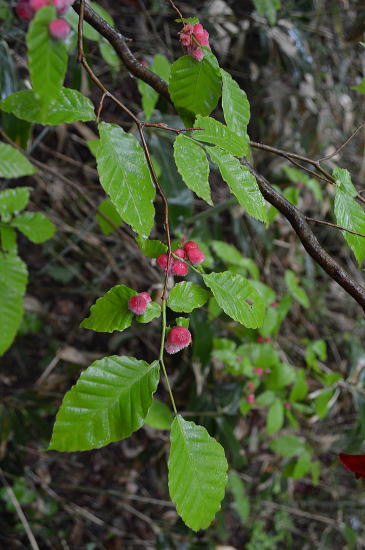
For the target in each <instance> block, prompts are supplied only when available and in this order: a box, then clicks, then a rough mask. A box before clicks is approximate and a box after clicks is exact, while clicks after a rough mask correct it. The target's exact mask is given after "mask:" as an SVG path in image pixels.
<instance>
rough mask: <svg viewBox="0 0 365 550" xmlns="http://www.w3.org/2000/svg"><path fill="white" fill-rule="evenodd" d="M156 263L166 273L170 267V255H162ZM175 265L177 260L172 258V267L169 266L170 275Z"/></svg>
mask: <svg viewBox="0 0 365 550" xmlns="http://www.w3.org/2000/svg"><path fill="white" fill-rule="evenodd" d="M156 263H157V265H158V267H159V268H160V269H162V271H164V272H165V273H166V271H167V266H168V263H169V257H168V255H167V254H160V255H159V257H158V258H157V260H156ZM174 263H175V260H174V258H172V257H171V259H170V266H169V273H171V271H172V267H173V265H174Z"/></svg>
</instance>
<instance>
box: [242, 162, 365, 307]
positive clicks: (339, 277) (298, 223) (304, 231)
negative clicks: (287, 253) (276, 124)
mask: <svg viewBox="0 0 365 550" xmlns="http://www.w3.org/2000/svg"><path fill="white" fill-rule="evenodd" d="M241 163H242V164H243V166H246V168H248V170H249V171H250V172H251V174H252V175H253V176H255V178H256V180H257V183H258V185H259V187H260V191H261V193H262V194H263V196H264V197H265V199H266V200H269V202H270V203H271V204H272V205H273V206H275V208H277V209H278V210H279V212H281V213H282V214H283V215H284V216H285V217H286V219H287V220H288V222H289V223H290V225H291V226H292V227H293V229H294V231H295V232H296V233H297V235H298V237H299V239H300V240H301V242H302V244H303V246H304V248H305V249H306V251H307V252H308V254H309V255H310V256H312V258H313V259H314V260H315V261H316V262H317V263H318V264H319V265H320V266H321V267H322V268H323V269H324V271H325V272H326V273H327V274H328V275H329V276H330V277H331V278H332V279H333V280H334V281H336V282H337V283H338V284H339V285H340V286H341V287H342V288H343V289H344V290H345V291H346V292H347V293H348V294H350V296H352V297H353V298H354V299H355V300H356V302H357V303H358V304H359V305H360V306H361V307H362V309H363V310H364V312H365V288H364V287H363V286H361V285H360V284H359V283H358V282H357V281H355V280H354V279H353V278H352V277H351V276H350V274H349V273H347V271H346V270H345V269H343V268H342V267H341V266H340V264H338V263H337V262H336V260H334V259H333V258H332V256H330V255H329V254H328V252H326V250H324V248H322V246H321V245H320V244H319V242H318V240H317V237H316V236H315V235H314V233H313V232H312V230H311V228H310V227H309V225H308V222H307V220H306V218H305V216H304V215H303V214H302V213H301V212H300V211H299V210H298V209H297V208H296V207H295V206H294V205H292V204H291V203H290V202H289V201H287V200H286V199H285V198H284V197H282V196H281V195H280V193H278V192H277V191H276V190H275V189H274V188H273V187H271V185H270V184H269V182H268V181H267V180H266V179H265V178H264V177H263V176H261V175H260V174H258V173H257V171H256V170H255V169H254V168H253V166H252V165H251V164H250V163H249V162H248V161H247V160H246V159H241Z"/></svg>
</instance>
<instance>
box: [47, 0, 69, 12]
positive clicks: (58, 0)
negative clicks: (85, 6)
mask: <svg viewBox="0 0 365 550" xmlns="http://www.w3.org/2000/svg"><path fill="white" fill-rule="evenodd" d="M73 3H74V0H53V1H52V4H53V5H54V7H55V8H56V10H57V13H58V15H64V14H65V13H66V12H67V10H68V9H69V8H70V7H71V6H72V4H73Z"/></svg>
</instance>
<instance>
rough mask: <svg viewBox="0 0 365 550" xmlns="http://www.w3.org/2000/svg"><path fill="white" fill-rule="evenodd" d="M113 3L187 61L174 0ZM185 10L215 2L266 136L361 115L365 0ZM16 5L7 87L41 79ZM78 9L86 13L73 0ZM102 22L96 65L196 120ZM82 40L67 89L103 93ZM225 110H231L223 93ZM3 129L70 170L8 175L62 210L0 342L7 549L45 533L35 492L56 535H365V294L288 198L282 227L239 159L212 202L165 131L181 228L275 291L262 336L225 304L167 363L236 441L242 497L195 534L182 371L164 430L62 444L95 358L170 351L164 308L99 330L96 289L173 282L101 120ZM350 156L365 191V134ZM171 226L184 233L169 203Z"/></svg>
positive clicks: (36, 204)
mask: <svg viewBox="0 0 365 550" xmlns="http://www.w3.org/2000/svg"><path fill="white" fill-rule="evenodd" d="M93 6H94V7H95V8H96V9H97V10H99V12H100V13H101V14H102V15H104V16H105V17H109V21H110V22H111V23H113V22H114V24H115V25H116V26H117V27H118V28H119V29H120V31H121V32H122V33H123V34H125V36H127V37H129V38H130V39H131V42H130V47H131V49H132V50H133V52H134V53H135V55H136V56H137V58H138V59H140V60H143V61H144V62H146V63H148V64H150V65H151V64H152V67H153V68H155V69H156V70H157V71H158V72H160V73H161V74H162V73H163V74H165V75H166V76H165V78H167V76H168V68H169V63H168V62H172V61H173V60H174V59H176V58H177V57H178V56H179V55H181V51H180V47H179V41H178V34H177V33H178V31H179V26H178V25H177V24H176V23H175V22H174V19H175V14H174V12H173V11H172V10H171V7H170V5H169V3H168V2H167V1H164V0H151V1H148V0H120V1H119V2H111V1H109V0H100V1H99V4H95V3H93ZM179 8H180V9H181V11H182V12H183V14H184V15H185V16H193V15H197V16H198V17H199V19H200V21H201V22H202V23H203V24H204V26H205V27H206V28H207V29H208V31H209V32H210V43H211V45H212V48H213V51H214V53H215V54H216V55H217V57H218V58H219V61H220V64H221V65H222V66H223V67H224V68H225V69H226V70H228V71H229V72H230V73H231V74H232V76H233V77H234V78H235V79H236V80H237V81H238V82H239V83H240V85H241V86H242V88H243V89H244V90H245V91H246V93H247V95H248V99H249V101H250V104H251V112H252V116H251V123H250V126H249V132H250V137H251V139H253V140H255V141H261V142H263V143H266V144H268V145H273V146H275V147H279V148H282V149H287V150H290V151H295V152H297V153H303V154H305V155H306V156H308V157H311V158H314V159H315V158H320V157H323V156H325V155H328V154H330V153H332V152H333V151H335V149H336V147H338V146H339V145H340V144H341V143H342V142H343V141H344V140H345V139H346V137H347V136H348V135H350V134H351V133H352V132H353V130H354V129H355V128H356V127H357V126H358V125H359V124H360V123H361V122H362V120H363V118H364V101H363V97H364V96H363V95H362V93H361V92H364V84H363V77H364V73H365V56H364V49H363V48H362V46H361V44H360V43H359V42H360V41H361V40H363V36H364V30H365V7H364V3H363V2H362V1H359V2H354V1H353V2H350V1H345V0H343V1H340V2H338V1H335V0H313V1H310V0H297V1H289V0H288V1H285V0H284V1H282V2H281V4H280V2H279V1H278V0H255V1H254V2H249V1H241V0H240V1H238V0H229V1H228V0H227V1H224V0H205V1H203V0H202V1H200V2H183V1H182V2H179ZM103 10H105V11H103ZM0 18H1V21H0V23H1V37H2V38H1V41H0V85H1V86H0V93H1V97H2V98H4V97H6V96H7V95H9V94H10V93H12V92H14V91H17V90H21V89H24V88H27V87H28V86H29V82H28V73H27V64H26V57H25V32H26V27H25V25H24V24H23V23H20V21H19V20H17V19H16V18H15V15H14V13H13V10H12V6H9V2H8V1H7V0H5V1H4V0H0ZM111 18H112V19H111ZM69 20H70V22H71V23H72V24H73V25H75V24H76V22H77V18H76V16H75V14H74V13H71V12H70V15H69ZM85 34H86V38H87V40H86V51H87V55H88V58H89V61H90V62H91V63H92V64H93V66H94V69H95V71H96V72H97V74H98V75H99V76H101V77H102V78H103V80H104V81H105V82H106V83H107V84H108V87H109V88H110V89H112V90H113V91H114V92H115V94H116V95H120V96H121V97H122V98H123V99H124V101H125V102H126V103H127V104H128V105H129V106H130V107H131V108H132V109H134V111H135V112H138V113H139V114H140V115H141V117H143V116H151V120H152V121H155V122H167V123H168V124H169V125H173V124H175V125H179V124H180V125H181V123H179V121H178V120H177V119H176V117H175V115H173V113H172V111H171V107H169V106H168V105H167V104H166V102H165V101H163V100H161V99H159V98H158V97H157V96H155V95H154V93H153V91H151V89H149V88H148V87H147V86H146V85H145V84H144V83H140V82H137V81H136V79H134V78H133V77H131V75H130V74H129V73H128V72H127V71H126V70H125V69H124V68H123V67H122V66H121V65H120V63H119V60H118V59H117V58H116V56H115V54H114V52H113V50H112V49H111V47H110V46H109V45H108V44H107V43H106V42H105V40H104V39H102V38H101V37H100V36H99V35H98V33H96V32H95V31H93V29H91V28H86V32H85ZM75 41H76V34H75V33H73V34H71V35H70V37H69V38H68V47H69V52H70V63H69V71H68V74H67V81H66V85H67V86H69V87H76V88H79V89H81V90H82V91H83V93H85V94H86V95H89V97H91V98H92V99H93V100H94V101H95V103H96V104H97V103H98V101H99V100H100V95H99V92H98V90H95V89H94V88H93V87H92V86H91V83H90V82H89V81H88V80H87V78H86V76H85V75H84V74H82V72H81V71H80V67H79V65H78V64H77V62H76V53H75ZM156 54H159V56H163V58H161V57H156ZM161 59H162V61H161ZM354 87H356V88H357V89H354ZM142 105H143V108H144V111H145V115H143V113H142ZM215 115H216V116H217V118H218V119H219V118H220V117H221V113H220V111H219V109H218V110H217V112H216V113H215ZM103 116H104V118H105V119H107V120H108V121H111V122H117V123H120V124H122V125H123V127H124V128H125V129H131V130H132V131H133V128H131V127H130V124H129V122H128V121H127V120H125V119H124V118H123V116H124V115H123V114H121V113H120V112H119V111H117V110H116V109H115V106H114V104H112V103H107V104H106V106H105V108H104V111H103ZM0 124H1V127H2V128H3V130H4V131H5V132H6V133H7V134H8V135H9V136H10V137H11V138H12V139H13V140H14V141H16V142H17V143H18V144H20V145H21V146H22V147H24V148H26V149H27V150H28V151H30V152H31V153H32V155H33V156H34V157H35V158H37V159H39V160H41V161H43V162H45V163H46V164H47V165H48V167H49V168H51V169H53V170H52V171H49V172H48V173H46V174H45V173H44V172H43V173H42V174H41V175H40V174H36V175H34V176H32V177H26V178H22V179H20V180H18V181H16V180H12V181H11V182H10V181H5V180H1V181H0V190H3V189H5V188H8V187H13V186H16V185H19V184H21V185H27V186H29V187H31V188H32V193H31V201H30V208H31V210H40V211H42V212H44V213H46V214H47V215H48V217H49V218H50V219H51V220H52V221H53V223H54V224H55V226H56V228H57V232H56V234H55V235H54V236H53V238H52V239H50V240H48V241H47V242H46V243H44V244H43V245H36V244H32V243H29V241H27V240H26V239H25V238H23V237H22V236H20V237H19V253H20V256H21V257H22V258H23V260H24V261H26V263H27V265H28V268H29V272H30V276H29V284H28V288H27V295H26V298H25V310H26V311H25V316H24V319H23V322H22V325H21V329H20V332H19V334H18V336H17V339H16V341H15V343H14V345H13V346H12V347H11V348H10V350H9V351H8V352H7V353H6V354H5V355H4V356H3V357H2V358H1V359H0V364H1V371H0V381H1V385H0V388H1V389H0V391H1V402H0V464H1V470H0V481H1V484H2V489H1V490H0V511H1V513H0V547H1V548H4V549H13V548H14V549H25V548H29V541H28V539H27V536H26V534H25V531H24V523H22V522H21V521H20V519H19V515H18V513H17V504H18V505H20V506H21V507H22V509H23V510H24V513H25V516H26V518H27V520H28V522H29V527H30V529H31V531H32V532H33V534H34V537H35V539H36V540H37V542H38V545H39V547H40V548H42V549H43V548H44V549H48V548H49V549H57V550H58V549H75V550H76V549H82V550H84V549H85V550H93V549H112V550H114V549H115V550H119V549H137V548H141V549H142V548H156V549H159V550H165V549H166V550H167V549H168V550H173V549H176V550H195V549H202V550H205V549H212V550H213V549H215V550H224V549H225V550H233V549H236V550H240V549H242V548H246V549H248V550H264V549H275V548H278V549H279V548H280V549H283V548H288V549H290V548H293V547H294V546H295V547H298V548H299V547H300V548H303V549H308V550H311V549H313V548H318V549H337V548H338V549H345V548H347V549H354V548H363V547H364V546H365V529H364V522H363V516H364V506H365V492H364V490H363V482H362V481H360V482H358V481H355V479H354V478H353V477H352V476H351V475H350V474H349V473H348V472H346V471H345V470H344V469H343V468H342V467H340V466H339V463H338V459H337V455H338V452H340V451H347V452H352V453H356V452H358V453H361V452H364V447H363V439H364V435H365V385H364V377H365V350H364V345H363V342H364V320H363V318H362V315H361V311H360V310H359V308H358V306H357V305H356V304H355V303H354V302H353V301H352V299H350V298H349V296H348V295H346V294H345V293H344V291H343V290H342V289H341V288H340V287H338V286H337V285H336V284H335V283H334V282H332V281H330V280H329V279H328V277H327V276H326V275H325V274H324V273H323V272H322V271H321V270H320V269H319V268H318V266H317V265H315V264H314V262H313V261H312V259H311V258H310V257H309V256H308V255H307V254H306V253H305V251H304V249H303V248H302V246H301V245H300V244H299V243H298V240H297V239H296V237H295V234H294V232H293V231H292V229H291V228H290V226H289V225H288V223H287V222H286V221H285V220H283V219H282V217H281V216H280V215H278V213H277V212H276V211H275V209H273V208H272V209H271V212H270V220H271V222H270V226H269V228H268V230H265V228H264V227H263V225H262V224H260V223H259V222H256V221H255V220H253V219H252V218H249V217H247V216H246V215H244V214H243V212H242V210H241V208H240V207H239V206H238V205H237V204H235V202H234V200H233V199H232V198H229V197H228V190H227V188H226V187H225V186H222V184H221V180H220V178H219V176H218V173H216V174H214V176H213V177H212V180H211V184H212V195H213V200H214V204H215V206H214V207H213V208H206V205H205V204H204V203H203V201H201V200H200V199H198V198H197V197H196V196H193V194H192V193H191V191H189V190H188V189H187V188H186V187H185V186H184V185H183V182H182V180H181V177H180V176H179V174H178V173H177V171H176V167H175V164H174V162H173V158H172V138H171V136H169V135H166V134H163V133H162V132H160V131H154V130H151V131H149V145H150V147H151V150H152V152H153V156H154V161H155V163H156V168H157V171H158V173H159V175H160V181H161V183H162V185H163V187H164V189H165V191H166V193H167V195H168V197H169V200H170V204H171V225H172V227H173V229H174V236H175V237H176V238H177V239H179V238H181V237H183V236H184V237H186V238H193V239H195V240H196V241H197V242H198V243H199V245H200V246H201V248H202V249H203V250H204V252H205V253H206V257H207V263H206V265H207V266H208V267H212V268H213V267H214V269H229V270H232V271H236V272H239V273H242V274H244V275H245V276H247V277H249V278H250V279H251V280H252V281H254V284H255V285H256V286H257V288H258V289H259V290H260V292H262V293H263V295H264V296H265V301H266V302H267V305H268V306H269V307H268V313H267V317H266V320H265V323H264V326H263V327H262V328H261V329H260V330H258V331H253V330H248V329H245V328H243V327H241V326H237V325H236V324H235V323H233V322H232V321H231V320H230V319H229V318H228V317H226V316H225V315H224V314H222V312H221V311H220V309H219V307H218V306H217V304H216V302H215V301H214V300H213V299H212V300H211V301H210V302H209V304H208V305H207V306H206V307H204V308H203V309H202V310H199V311H194V312H193V313H192V315H191V327H192V329H193V334H194V345H193V350H192V353H191V352H189V351H187V352H186V353H183V354H180V355H178V356H173V357H171V358H170V359H169V360H168V368H169V374H170V376H171V379H172V382H173V387H174V392H175V394H176V397H177V405H178V407H179V409H180V410H181V411H184V416H185V417H189V416H190V417H191V418H192V419H195V420H196V421H197V422H199V423H200V424H203V425H205V426H206V427H207V429H208V430H209V432H210V433H211V434H212V435H214V436H215V437H217V438H218V439H219V440H220V441H221V442H222V444H223V445H224V447H225V450H226V454H227V457H228V459H229V463H230V468H231V469H230V474H229V484H228V490H227V495H226V498H225V500H224V503H223V506H222V510H221V512H220V513H219V514H218V515H217V517H216V521H215V522H214V524H213V525H212V527H211V528H210V529H208V531H206V532H201V533H198V534H194V533H192V532H189V531H188V530H187V528H186V527H184V525H183V524H182V522H181V521H180V520H178V518H177V515H176V513H175V510H174V507H173V505H172V504H171V503H170V501H169V499H168V493H167V482H166V469H165V461H164V455H165V453H166V449H167V445H168V436H167V432H166V429H168V427H169V423H170V411H169V409H168V408H167V407H166V406H164V405H163V403H166V404H167V403H168V399H167V394H166V391H165V388H164V385H163V384H161V385H160V389H159V391H158V400H159V401H157V402H156V403H155V404H154V407H153V410H151V412H150V414H149V419H148V424H149V425H148V426H146V427H144V428H142V429H141V430H140V431H139V432H137V433H136V434H134V435H133V436H132V437H131V438H130V439H128V441H122V442H120V443H116V444H112V445H109V446H108V447H106V448H104V449H100V450H97V451H92V452H85V453H70V454H60V453H55V452H49V453H47V452H45V451H44V449H45V448H46V446H47V444H48V440H49V437H50V433H51V428H52V424H53V420H54V415H55V412H56V410H57V408H58V406H59V404H60V401H61V399H62V396H63V394H64V393H65V391H66V390H67V389H68V388H69V387H70V386H71V385H72V384H73V383H74V382H75V380H76V379H77V377H78V375H79V373H80V371H81V370H82V369H83V368H84V367H86V366H87V365H89V364H90V363H91V362H92V361H94V360H95V359H97V358H99V357H102V356H104V355H108V354H115V353H118V354H123V355H129V354H130V355H134V356H136V357H138V358H144V359H145V360H151V361H152V360H153V359H154V358H155V357H156V356H157V355H158V353H157V350H158V346H159V338H158V336H157V335H158V334H159V322H158V321H157V322H156V321H154V322H152V323H151V324H149V325H143V326H134V327H132V328H131V329H130V330H129V331H127V332H125V333H123V334H117V333H115V334H113V335H108V334H97V333H93V332H88V331H85V330H82V329H79V328H78V325H79V322H80V321H81V320H82V319H83V317H84V316H85V314H86V312H87V311H88V308H89V306H90V304H92V303H93V302H94V301H95V299H96V298H97V297H98V296H100V295H101V294H102V293H103V292H105V291H106V290H107V289H109V288H110V287H111V286H113V285H115V284H118V283H121V282H123V284H126V285H128V286H130V287H133V288H135V289H137V290H140V291H142V290H149V291H151V292H152V293H153V294H154V295H155V296H158V295H159V293H161V275H160V273H159V272H158V270H156V268H155V267H154V262H153V261H151V260H150V259H149V258H147V257H144V256H143V255H142V254H141V251H140V250H139V248H138V245H137V244H136V242H135V240H134V237H133V235H132V234H131V232H130V231H129V229H128V228H126V227H122V226H119V223H120V220H119V219H118V217H117V216H116V215H115V212H113V209H112V206H111V204H110V203H109V202H108V201H106V200H105V196H104V195H103V192H102V189H101V187H100V186H99V184H98V179H97V173H96V170H95V161H94V157H93V155H92V150H93V140H94V139H95V138H96V137H97V135H96V129H95V126H94V125H93V124H84V123H75V124H71V125H68V126H66V125H61V126H58V127H40V126H37V125H33V126H31V125H30V124H28V123H26V122H24V121H20V120H18V119H16V118H15V117H13V116H12V115H6V114H1V115H0ZM254 160H255V164H256V166H257V168H258V170H259V171H260V172H261V173H262V174H263V175H265V176H266V177H267V178H268V179H269V181H270V182H271V183H272V184H274V185H275V186H276V187H277V188H278V189H280V191H281V192H282V193H283V194H284V195H285V196H286V198H287V199H288V200H290V201H291V202H293V203H294V204H297V205H298V207H299V208H300V209H301V210H302V211H303V212H305V214H306V215H308V216H313V217H320V218H322V219H323V218H324V216H328V217H330V218H331V216H332V212H331V209H332V206H331V205H332V201H331V198H332V197H333V190H332V189H331V188H330V187H329V186H328V185H325V184H323V183H321V182H318V181H317V180H315V179H312V178H310V177H309V176H308V174H305V173H303V172H301V171H299V170H297V169H296V168H294V167H292V166H289V165H287V163H285V162H284V161H283V159H282V158H279V157H274V156H271V155H270V154H269V153H266V152H263V151H259V152H256V151H255V153H254ZM336 165H339V166H342V167H344V168H348V169H349V170H350V171H351V174H352V178H353V182H354V184H355V185H356V186H357V188H358V190H359V191H362V190H364V191H365V189H362V185H363V184H362V182H363V181H364V176H365V157H364V134H363V133H360V134H358V135H357V137H356V138H355V139H353V140H352V141H351V142H350V143H349V145H348V146H347V147H346V148H345V149H343V150H342V151H341V153H340V154H339V155H337V156H336V157H334V158H332V159H331V160H330V161H329V166H330V167H331V166H332V167H335V166H336ZM59 174H62V177H60V176H59ZM85 196H87V197H88V201H86V199H85ZM98 211H101V212H104V214H107V216H108V217H109V218H111V219H112V221H113V222H114V224H115V225H116V226H118V228H117V230H115V229H114V228H113V227H111V226H108V224H105V221H104V220H103V218H102V217H100V215H98ZM315 230H316V234H317V236H318V238H319V239H320V241H321V243H322V244H323V245H324V246H325V247H326V249H327V250H328V251H329V252H330V253H331V254H332V255H333V256H335V257H336V258H338V260H339V261H340V262H341V263H342V264H343V265H345V266H346V268H347V269H348V270H349V271H350V272H351V273H352V275H353V276H354V277H357V278H360V279H361V272H360V273H359V272H358V270H357V267H356V262H355V259H354V257H353V256H352V254H351V253H350V251H349V249H348V247H347V246H346V245H345V241H344V239H343V237H342V236H341V235H340V234H339V233H338V232H337V231H336V230H335V229H332V228H330V227H324V226H317V227H316V229H315ZM152 237H154V238H163V219H162V212H161V210H160V211H159V214H158V217H157V226H156V229H155V231H154V234H153V235H152ZM191 280H194V275H192V276H191ZM9 487H10V488H11V491H9ZM14 497H15V498H14Z"/></svg>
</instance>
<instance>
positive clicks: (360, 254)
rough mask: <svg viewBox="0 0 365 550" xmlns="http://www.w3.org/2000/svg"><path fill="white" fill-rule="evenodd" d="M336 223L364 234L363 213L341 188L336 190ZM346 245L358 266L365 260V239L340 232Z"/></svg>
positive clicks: (364, 218)
mask: <svg viewBox="0 0 365 550" xmlns="http://www.w3.org/2000/svg"><path fill="white" fill-rule="evenodd" d="M335 218H336V223H337V224H338V225H341V226H342V227H346V228H347V229H350V230H351V231H355V232H356V233H362V234H365V213H364V210H363V209H362V207H361V206H360V205H359V204H358V203H357V202H356V201H355V199H353V198H352V196H350V194H348V193H347V192H346V191H345V190H343V189H342V188H341V187H338V188H337V189H336V196H335ZM342 234H343V236H344V238H345V240H346V242H347V244H348V245H349V246H350V248H351V249H352V251H353V253H354V254H355V257H356V260H357V262H358V264H359V265H361V264H362V262H363V260H364V258H365V237H358V236H357V235H351V233H348V232H347V231H342Z"/></svg>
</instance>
